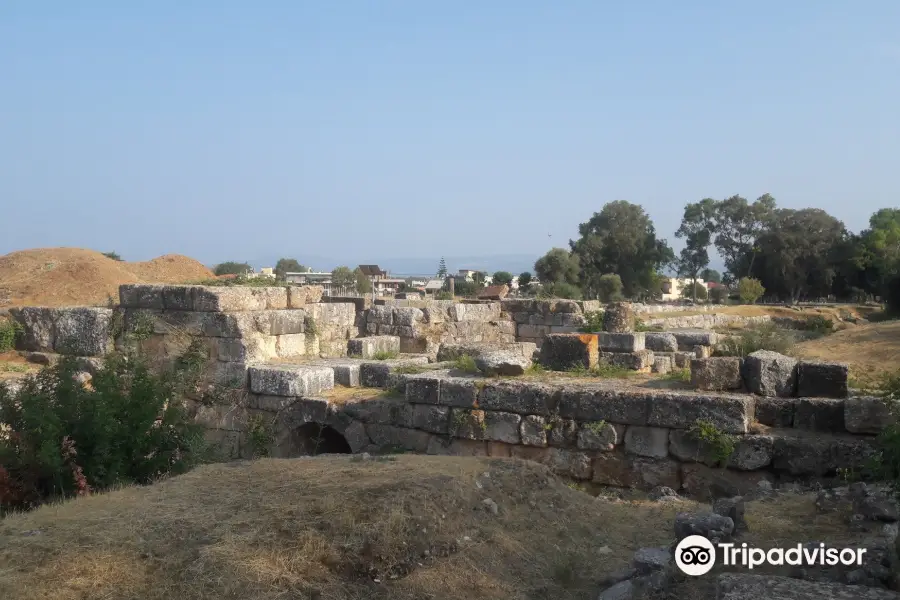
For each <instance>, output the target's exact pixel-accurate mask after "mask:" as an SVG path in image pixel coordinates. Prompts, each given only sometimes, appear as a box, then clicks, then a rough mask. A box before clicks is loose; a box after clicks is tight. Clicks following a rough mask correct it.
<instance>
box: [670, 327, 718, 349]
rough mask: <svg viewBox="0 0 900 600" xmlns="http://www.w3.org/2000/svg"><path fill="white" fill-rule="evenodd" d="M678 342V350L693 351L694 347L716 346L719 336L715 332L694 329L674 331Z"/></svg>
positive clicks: (673, 333)
mask: <svg viewBox="0 0 900 600" xmlns="http://www.w3.org/2000/svg"><path fill="white" fill-rule="evenodd" d="M671 334H672V335H673V336H675V339H676V340H677V341H678V349H679V350H682V351H693V349H694V346H715V345H716V341H717V338H718V336H717V335H716V332H715V331H709V330H704V329H693V330H686V331H672V332H671Z"/></svg>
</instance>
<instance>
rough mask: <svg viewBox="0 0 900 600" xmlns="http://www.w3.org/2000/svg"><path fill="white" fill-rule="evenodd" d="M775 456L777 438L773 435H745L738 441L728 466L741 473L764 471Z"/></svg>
mask: <svg viewBox="0 0 900 600" xmlns="http://www.w3.org/2000/svg"><path fill="white" fill-rule="evenodd" d="M774 456H775V438H774V437H772V436H771V435H743V436H740V437H739V438H738V440H737V443H736V444H735V446H734V452H733V453H732V454H731V456H730V457H729V459H728V466H729V467H731V468H733V469H740V470H741V471H754V470H756V469H762V468H763V467H767V466H769V465H770V464H771V463H772V459H773V458H774Z"/></svg>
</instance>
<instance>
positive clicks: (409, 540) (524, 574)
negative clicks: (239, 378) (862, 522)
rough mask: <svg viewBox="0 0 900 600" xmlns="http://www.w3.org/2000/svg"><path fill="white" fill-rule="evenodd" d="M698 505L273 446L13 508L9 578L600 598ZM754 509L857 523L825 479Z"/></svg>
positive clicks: (754, 518)
mask: <svg viewBox="0 0 900 600" xmlns="http://www.w3.org/2000/svg"><path fill="white" fill-rule="evenodd" d="M485 473H488V474H489V475H485ZM476 481H477V482H478V485H476ZM486 498H490V499H492V500H493V501H495V502H496V504H497V505H498V507H499V510H498V513H497V514H496V515H495V514H493V513H492V512H491V511H490V510H488V509H487V507H486V506H485V504H484V500H485V499H486ZM696 507H697V505H696V504H695V503H693V502H688V501H685V502H678V503H652V502H648V501H646V500H627V501H617V502H611V501H605V500H598V499H595V498H594V497H592V496H590V495H588V494H586V493H584V492H581V491H577V490H575V489H572V488H570V487H568V486H566V485H565V483H563V482H562V481H560V480H559V479H557V478H556V477H554V476H552V475H550V474H549V472H548V471H547V470H546V469H545V468H544V467H542V466H540V465H537V464H534V463H529V462H525V461H518V460H511V459H488V458H453V457H435V456H413V455H398V456H387V457H380V458H376V459H371V460H362V459H361V458H360V457H347V456H340V457H338V456H327V457H320V458H317V459H282V460H275V459H265V460H260V461H255V462H241V463H232V464H221V465H210V466H205V467H202V468H199V469H197V470H195V471H193V472H191V473H188V474H186V475H182V476H179V477H176V478H173V479H170V480H167V481H164V482H161V483H158V484H156V485H154V486H149V487H143V488H140V487H129V488H124V489H121V490H117V491H114V492H110V493H107V494H103V495H96V496H91V497H85V498H78V499H75V500H72V501H68V502H65V503H63V504H59V505H50V506H44V507H43V508H40V509H38V510H36V511H34V512H31V513H26V514H19V515H13V516H10V517H7V518H6V519H5V520H3V521H0V579H2V580H3V586H4V598H9V599H10V600H14V599H15V600H19V599H21V600H24V599H29V600H31V599H38V598H48V597H53V598H59V599H75V598H109V599H139V598H140V599H142V600H143V599H150V600H152V599H155V598H158V599H165V600H171V599H172V598H178V599H179V600H181V599H186V600H189V599H207V598H208V599H213V598H215V599H228V598H235V599H240V600H262V599H275V598H279V599H281V598H298V599H301V598H302V599H313V598H316V599H321V600H325V599H335V600H337V599H342V600H356V599H358V600H363V599H365V600H369V599H380V598H381V599H387V598H391V599H399V600H406V599H408V600H413V599H415V600H424V599H438V598H440V599H456V598H459V599H489V598H490V599H494V598H518V599H525V598H529V599H537V598H547V599H550V598H553V599H556V598H573V599H579V598H583V599H588V598H590V599H593V598H595V597H596V594H597V593H598V591H599V582H600V580H601V579H602V578H603V577H605V576H607V575H608V574H610V573H612V572H614V571H617V570H618V569H620V568H622V567H624V566H626V565H627V563H628V562H629V561H630V558H631V555H632V553H633V552H634V551H635V550H636V549H637V548H640V547H645V546H659V545H666V544H668V543H670V542H671V538H672V523H673V520H674V515H675V513H676V512H678V511H679V510H686V509H687V510H691V509H695V508H696ZM747 519H748V522H749V524H750V534H749V536H748V537H747V541H748V542H753V543H758V544H761V545H767V544H768V545H774V544H777V543H792V544H796V543H797V542H799V541H807V540H810V539H823V540H826V541H827V540H834V539H837V537H838V536H841V535H842V533H841V532H843V531H846V525H845V524H844V523H843V521H842V517H839V516H837V515H825V516H817V515H816V514H815V510H814V507H813V503H812V498H811V497H809V496H803V497H800V496H785V497H779V498H776V499H775V500H773V501H771V502H759V503H752V504H750V506H749V507H748V517H747ZM694 585H696V584H695V583H690V584H688V586H694ZM681 587H684V586H681ZM684 594H686V595H684V596H683V597H685V598H688V597H690V598H696V597H699V596H698V595H697V594H695V593H693V592H692V591H691V588H690V587H688V588H685V590H684ZM679 597H681V596H679Z"/></svg>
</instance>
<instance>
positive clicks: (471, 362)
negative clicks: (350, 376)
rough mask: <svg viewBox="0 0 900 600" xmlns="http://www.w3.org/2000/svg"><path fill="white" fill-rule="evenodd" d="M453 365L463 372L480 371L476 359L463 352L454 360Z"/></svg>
mask: <svg viewBox="0 0 900 600" xmlns="http://www.w3.org/2000/svg"><path fill="white" fill-rule="evenodd" d="M453 367H454V368H455V369H457V370H458V371H462V372H463V373H473V374H474V373H478V372H479V370H478V365H476V364H475V359H474V358H472V357H471V356H469V355H468V354H463V355H462V356H460V357H459V358H457V359H456V360H455V361H453Z"/></svg>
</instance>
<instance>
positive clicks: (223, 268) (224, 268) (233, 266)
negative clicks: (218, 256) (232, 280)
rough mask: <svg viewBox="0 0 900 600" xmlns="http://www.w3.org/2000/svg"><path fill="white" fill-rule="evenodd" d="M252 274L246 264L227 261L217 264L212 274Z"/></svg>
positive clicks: (251, 268)
mask: <svg viewBox="0 0 900 600" xmlns="http://www.w3.org/2000/svg"><path fill="white" fill-rule="evenodd" d="M252 272H253V267H251V266H250V265H249V264H248V263H239V262H234V261H227V262H223V263H219V264H217V265H216V266H215V267H213V273H215V274H216V275H247V274H248V273H252Z"/></svg>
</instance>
